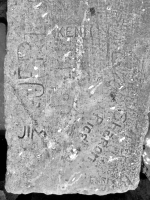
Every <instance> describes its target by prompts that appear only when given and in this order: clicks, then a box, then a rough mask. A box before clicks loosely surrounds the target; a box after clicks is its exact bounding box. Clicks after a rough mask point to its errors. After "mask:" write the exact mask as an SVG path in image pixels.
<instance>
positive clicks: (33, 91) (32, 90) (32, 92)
mask: <svg viewBox="0 0 150 200" xmlns="http://www.w3.org/2000/svg"><path fill="white" fill-rule="evenodd" d="M19 85H24V86H30V87H28V88H27V95H28V96H30V97H31V96H36V97H41V96H42V95H43V94H44V86H43V84H41V83H19Z"/></svg>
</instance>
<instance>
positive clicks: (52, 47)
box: [5, 0, 150, 195]
mask: <svg viewBox="0 0 150 200" xmlns="http://www.w3.org/2000/svg"><path fill="white" fill-rule="evenodd" d="M137 3H138V4H136V1H134V3H133V1H129V0H128V1H119V0H118V1H116V0H114V1H110V2H107V1H103V0H99V1H93V0H92V1H90V0H89V1H88V0H79V1H76V0H71V1H70V0H63V1H60V0H53V1H43V2H40V1H39V0H36V1H32V0H30V1H19V0H16V1H15V3H14V1H12V0H9V2H8V26H9V29H8V35H7V50H8V51H7V55H6V58H5V119H6V139H7V142H8V146H9V148H8V153H7V176H6V185H5V188H6V190H7V191H8V192H12V193H16V194H20V193H24V194H26V193H30V192H37V193H45V194H66V193H80V194H87V195H88V194H97V195H105V194H109V193H122V192H125V191H127V190H134V189H135V188H136V187H137V186H138V183H139V173H140V163H141V155H142V145H143V140H144V137H145V135H146V131H147V128H148V118H147V111H148V106H149V105H148V101H149V94H150V82H149V80H150V79H149V75H150V71H149V59H150V58H149V44H150V42H149V41H150V40H149V38H148V35H147V33H148V31H149V29H148V28H147V29H146V30H145V32H144V30H143V27H145V26H146V25H147V24H148V20H149V15H148V14H147V13H146V12H145V10H144V9H145V8H144V7H142V5H141V4H140V1H138V2H137ZM139 5H140V6H139ZM143 6H144V5H143ZM90 8H92V10H91V9H90ZM93 8H94V10H93ZM18 16H19V17H18ZM145 38H146V41H145V40H144V39H145Z"/></svg>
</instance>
